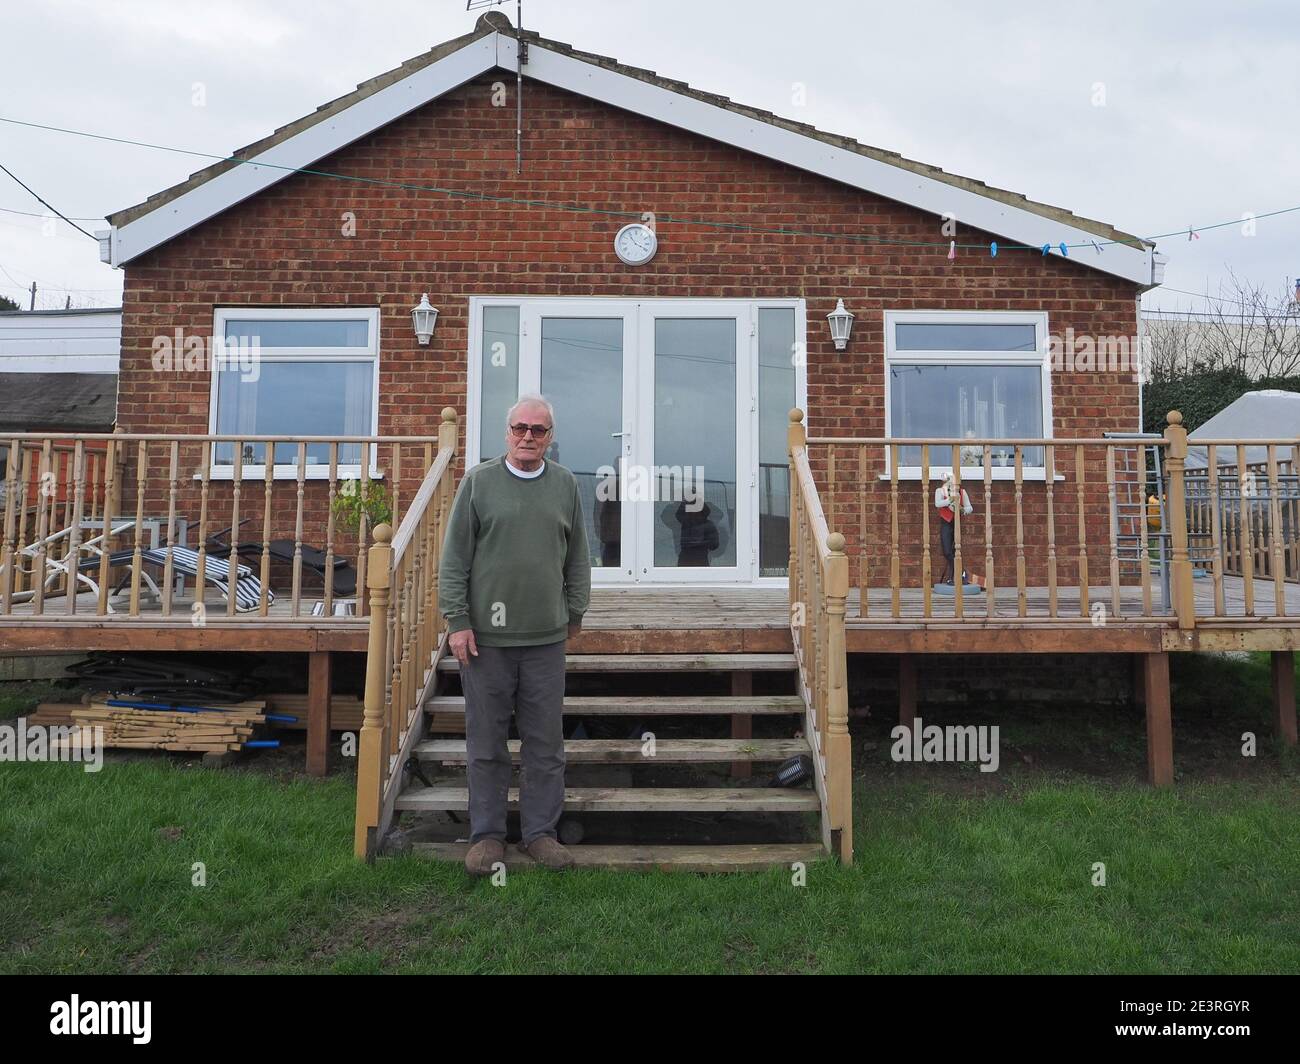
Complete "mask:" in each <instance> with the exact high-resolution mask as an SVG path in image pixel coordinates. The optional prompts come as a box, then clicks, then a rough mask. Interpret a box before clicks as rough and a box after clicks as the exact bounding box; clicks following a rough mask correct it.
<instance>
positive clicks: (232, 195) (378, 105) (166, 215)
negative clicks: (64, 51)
mask: <svg viewBox="0 0 1300 1064" xmlns="http://www.w3.org/2000/svg"><path fill="white" fill-rule="evenodd" d="M497 36H499V35H498V34H495V33H491V34H487V35H486V36H483V37H480V38H479V39H478V40H476V41H471V42H470V43H469V44H467V45H465V46H464V47H463V48H460V49H457V50H456V51H455V52H452V53H451V54H450V55H446V56H443V57H442V58H441V59H439V60H438V61H437V62H434V63H430V64H429V65H428V66H426V67H423V68H421V69H420V70H417V71H416V72H415V73H414V74H412V75H410V77H407V78H403V79H402V80H401V81H396V82H394V83H393V84H391V85H389V86H387V87H386V88H383V89H380V90H379V91H378V92H374V93H371V94H370V95H369V96H367V97H365V98H364V99H362V100H358V101H357V102H356V103H354V104H352V106H350V107H347V108H345V109H344V110H342V111H340V112H339V113H338V114H336V115H332V116H331V117H329V118H326V119H323V120H322V121H320V122H317V123H315V124H314V125H312V126H309V127H308V128H307V129H304V130H303V131H302V132H301V133H297V134H295V135H294V136H292V137H290V138H289V139H287V140H285V141H282V142H280V143H279V144H276V145H273V146H272V147H270V148H268V149H267V150H266V151H264V152H262V153H261V154H260V155H257V156H255V157H254V158H253V159H252V160H250V161H248V162H243V163H240V164H239V165H238V166H234V167H232V168H231V169H229V170H227V171H225V172H224V173H221V174H218V175H217V176H216V177H214V178H212V179H211V180H208V181H205V182H203V184H201V185H199V186H197V187H195V188H192V189H190V190H189V191H188V192H186V193H184V194H182V195H180V196H177V197H176V198H175V199H174V200H172V201H171V202H169V203H165V204H163V205H162V206H161V207H159V208H157V209H156V210H153V211H150V212H149V213H148V214H145V215H142V216H141V217H139V218H137V219H136V220H135V221H133V222H128V223H127V224H126V225H124V226H121V227H119V228H116V229H115V230H114V233H113V237H114V238H113V239H112V240H111V254H112V262H113V265H114V266H121V265H123V264H124V263H127V262H130V261H131V259H133V258H135V257H136V256H138V255H143V254H144V253H145V252H146V251H149V250H150V249H152V248H155V247H157V246H158V245H159V244H162V243H165V242H166V241H168V240H171V239H172V238H173V237H176V236H179V235H180V234H181V233H183V232H185V231H186V230H187V229H192V228H193V227H194V226H196V225H198V224H199V223H200V222H203V221H206V220H207V219H208V218H211V217H213V216H214V215H216V214H219V213H220V212H222V211H224V210H227V209H229V208H230V207H233V206H234V205H235V204H236V203H239V202H241V201H242V200H246V199H248V197H249V196H255V195H257V193H259V192H261V191H263V190H264V189H267V188H269V187H270V186H272V185H274V184H275V183H276V182H278V181H282V180H284V179H285V178H286V177H288V176H290V173H291V169H297V168H308V167H310V166H311V165H312V164H313V163H314V162H316V161H317V160H319V159H323V158H325V157H326V156H328V155H330V154H332V153H333V152H336V151H338V150H339V149H340V148H343V147H346V146H347V145H348V144H351V143H352V142H353V141H356V140H359V139H360V138H361V137H364V136H366V135H367V134H369V133H372V132H374V131H375V130H376V129H379V128H380V127H382V126H385V125H387V124H388V123H389V122H392V121H394V120H395V119H398V118H401V117H402V115H404V114H408V113H409V112H411V111H414V110H415V109H416V108H417V107H420V106H422V105H424V104H426V103H428V102H429V101H430V100H434V99H437V98H438V97H439V96H442V95H443V94H444V93H447V92H450V91H451V90H452V89H455V88H457V87H459V86H461V85H463V84H465V82H467V81H470V80H471V79H473V78H476V77H478V76H479V75H480V74H482V73H483V72H484V71H487V70H491V69H492V68H493V67H494V66H496V63H497V46H496V37H497ZM258 163H267V164H272V165H268V166H259V165H258ZM285 167H288V168H291V169H284V168H285ZM102 246H103V245H102V244H101V247H102Z"/></svg>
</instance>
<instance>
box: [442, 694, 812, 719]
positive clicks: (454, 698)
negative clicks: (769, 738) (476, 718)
mask: <svg viewBox="0 0 1300 1064" xmlns="http://www.w3.org/2000/svg"><path fill="white" fill-rule="evenodd" d="M424 709H425V712H426V713H459V714H462V715H463V714H464V713H465V698H464V696H463V695H437V696H435V697H433V698H430V699H428V700H427V701H426V702H425V704H424ZM803 711H804V704H803V699H801V698H800V697H799V696H798V695H758V696H749V695H652V696H649V697H645V698H640V697H627V696H603V695H590V696H588V695H565V696H564V715H565V716H566V717H577V716H591V717H604V716H611V717H655V716H673V717H675V716H692V717H693V716H732V715H734V714H746V715H753V716H759V715H776V714H790V713H793V714H802V713H803Z"/></svg>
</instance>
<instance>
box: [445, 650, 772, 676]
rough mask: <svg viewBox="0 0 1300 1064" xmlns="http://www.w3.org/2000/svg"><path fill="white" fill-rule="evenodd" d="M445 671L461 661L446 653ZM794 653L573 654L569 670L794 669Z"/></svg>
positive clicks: (568, 659)
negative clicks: (447, 655)
mask: <svg viewBox="0 0 1300 1064" xmlns="http://www.w3.org/2000/svg"><path fill="white" fill-rule="evenodd" d="M438 668H439V669H440V670H442V671H443V672H459V671H460V662H459V661H457V660H456V659H455V658H453V657H444V658H443V659H442V660H441V661H439V662H438ZM794 668H795V660H794V655H793V654H570V655H568V656H567V657H566V658H565V669H566V670H567V671H568V672H612V673H624V672H790V671H792V670H793V669H794Z"/></svg>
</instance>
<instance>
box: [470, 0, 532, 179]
mask: <svg viewBox="0 0 1300 1064" xmlns="http://www.w3.org/2000/svg"><path fill="white" fill-rule="evenodd" d="M509 2H510V0H465V10H466V11H479V10H481V9H483V8H485V7H500V6H501V5H502V4H508V3H509ZM515 33H516V35H517V36H516V37H515V45H516V47H515V173H516V174H522V173H523V172H524V63H526V62H527V61H528V45H527V44H526V43H525V42H524V0H515Z"/></svg>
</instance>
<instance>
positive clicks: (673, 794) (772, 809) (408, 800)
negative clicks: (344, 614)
mask: <svg viewBox="0 0 1300 1064" xmlns="http://www.w3.org/2000/svg"><path fill="white" fill-rule="evenodd" d="M507 800H508V802H509V808H510V809H512V810H517V809H518V808H519V791H518V789H517V788H515V787H511V788H510V793H509V796H508V799H507ZM396 808H397V809H398V810H400V811H402V812H431V811H435V810H442V811H446V810H451V811H452V812H458V813H463V812H467V811H468V810H469V788H468V787H454V786H434V787H414V788H408V789H407V790H406V791H404V792H403V793H402V794H400V795H398V797H397V805H396ZM820 808H821V807H820V805H819V803H818V800H817V795H816V794H815V793H814V792H813V791H810V790H782V789H780V788H768V787H747V788H744V789H738V788H731V787H569V788H566V789H565V791H564V809H565V811H566V812H579V811H586V812H593V813H598V812H605V813H674V812H697V813H803V812H815V811H817V810H818V809H820Z"/></svg>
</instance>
